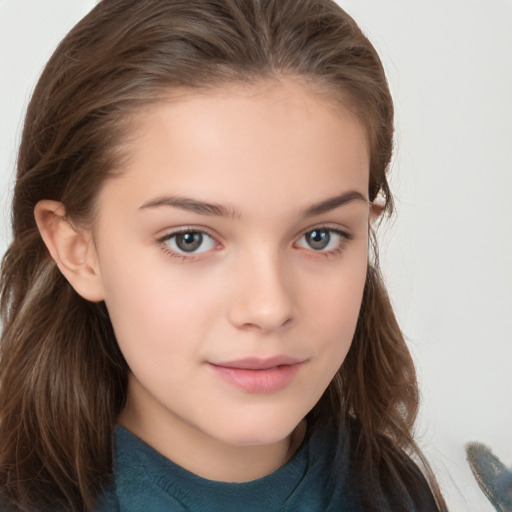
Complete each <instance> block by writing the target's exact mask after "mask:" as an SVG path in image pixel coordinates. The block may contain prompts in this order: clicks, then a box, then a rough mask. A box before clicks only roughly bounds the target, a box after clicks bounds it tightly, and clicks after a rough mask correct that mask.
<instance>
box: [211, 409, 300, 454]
mask: <svg viewBox="0 0 512 512" xmlns="http://www.w3.org/2000/svg"><path fill="white" fill-rule="evenodd" d="M301 420H302V417H300V418H286V417H284V415H283V414H281V415H279V416H278V417H270V418H264V417H259V418H253V417H245V418H239V419H233V421H231V422H230V424H229V425H225V426H224V428H221V429H219V432H218V434H217V435H215V436H214V437H216V438H217V439H219V440H220V441H222V442H224V443H227V444H231V445H234V446H262V445H270V444H274V443H278V442H280V441H282V440H283V439H286V438H287V437H289V436H290V435H291V434H292V432H293V431H294V430H295V428H296V427H297V425H298V424H299V423H300V422H301Z"/></svg>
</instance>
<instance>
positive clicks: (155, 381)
mask: <svg viewBox="0 0 512 512" xmlns="http://www.w3.org/2000/svg"><path fill="white" fill-rule="evenodd" d="M134 126H135V129H136V136H135V137H134V139H133V142H132V146H131V149H130V152H131V159H130V162H129V164H128V165H127V166H126V167H125V168H123V169H122V170H121V175H120V176H119V177H116V178H114V179H112V180H110V181H108V182H107V183H106V184H105V186H104V187H103V189H102V191H101V193H100V195H99V197H98V203H97V217H96V221H95V224H94V228H93V239H94V246H95V251H96V259H97V265H98V269H99V274H100V276H101V286H102V294H103V297H104V300H105V303H106V305H107V308H108V311H109V314H110V316H111V320H112V324H113V326H114V330H115V333H116V336H117V339H118V343H119V346H120V348H121V351H122V353H123V355H124V357H125V359H126V361H127V363H128V365H129V367H130V369H131V375H130V386H129V395H128V405H127V412H126V414H125V420H124V421H125V423H126V424H127V426H128V427H129V428H130V426H132V427H133V430H135V431H136V432H137V433H138V434H139V435H141V436H142V437H143V438H145V439H146V440H149V442H151V439H152V436H153V435H156V430H157V429H158V428H161V427H162V426H163V425H164V426H169V427H172V429H173V431H179V432H181V433H183V436H185V437H186V439H187V441H190V440H191V439H194V436H196V437H198V436H207V437H208V438H209V439H212V440H215V441H216V442H220V443H226V444H229V445H236V446H242V445H265V444H271V443H275V442H278V441H279V440H282V439H285V438H286V437H287V436H289V435H290V433H291V432H292V431H293V429H294V428H295V427H296V426H297V424H298V423H299V422H300V421H301V419H302V418H303V417H304V416H305V415H306V414H307V413H308V411H310V410H311V408H312V407H313V406H314V405H315V403H316V402H317V401H318V400H319V398H320V397H321V395H322V393H323V392H324V391H325V389H326V388H327V386H328V384H329V382H330V381H331V379H332V378H333V376H334V374H335V373H336V371H337V370H338V368H339V367H340V365H341V364H342V363H343V360H344V358H345V356H346V354H347V351H348V349H349V347H350V344H351V341H352V337H353V334H354V330H355V326H356V321H357V317H358V313H359V308H360V304H361V298H362V292H363V287H364V282H365V276H366V266H367V249H368V222H369V205H368V199H367V190H368V174H369V170H368V169H369V156H368V149H367V143H366V139H365V134H364V130H363V128H362V126H361V125H360V124H359V122H358V121H357V120H356V119H355V118H354V117H353V116H351V115H350V114H349V113H347V112H345V111H343V110H342V109H337V110H336V111H334V109H333V108H332V106H328V105H327V104H326V103H325V101H323V100H322V99H320V98H319V97H317V96H315V95H314V94H312V93H310V92H308V90H306V89H305V88H304V87H303V86H301V85H298V84H296V83H294V82H291V81H288V82H281V83H279V84H278V83H267V84H263V85H261V86H258V87H252V88H250V89H242V88H235V87H233V88H226V89H222V90H219V91H217V92H211V93H207V94H203V95H190V96H185V97H182V98H179V99H178V100H172V101H169V102H168V103H160V104H158V105H154V106H152V107H151V108H148V109H147V110H145V111H144V112H143V113H141V114H139V115H138V116H137V118H136V119H135V120H134ZM187 436H188V437H187Z"/></svg>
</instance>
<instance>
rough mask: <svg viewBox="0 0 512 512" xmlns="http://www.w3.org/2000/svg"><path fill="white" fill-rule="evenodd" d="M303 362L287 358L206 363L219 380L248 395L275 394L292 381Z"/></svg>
mask: <svg viewBox="0 0 512 512" xmlns="http://www.w3.org/2000/svg"><path fill="white" fill-rule="evenodd" d="M303 362H304V361H301V360H298V359H296V358H293V357H289V356H282V355H280V356H275V357H270V358H266V359H261V358H257V357H249V358H245V359H237V360H233V361H223V362H208V366H209V367H210V369H211V370H212V371H213V372H214V373H215V374H216V375H217V376H218V377H220V378H221V379H223V380H224V381H226V382H228V383H230V384H232V385H233V386H235V387H237V388H239V389H242V390H243V391H246V392H248V393H275V392H276V391H279V390H281V389H283V388H285V387H286V386H287V385H288V384H290V382H291V381H292V380H293V378H294V377H295V375H296V374H297V372H298V371H299V369H300V367H301V365H302V364H303Z"/></svg>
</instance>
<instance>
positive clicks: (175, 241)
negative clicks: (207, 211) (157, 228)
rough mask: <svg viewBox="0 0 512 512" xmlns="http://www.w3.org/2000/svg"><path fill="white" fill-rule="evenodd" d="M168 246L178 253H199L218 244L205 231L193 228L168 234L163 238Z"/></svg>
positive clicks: (209, 249)
mask: <svg viewBox="0 0 512 512" xmlns="http://www.w3.org/2000/svg"><path fill="white" fill-rule="evenodd" d="M161 242H163V243H165V245H167V247H168V248H169V249H170V250H171V251H172V252H174V253H178V254H180V255H181V254H199V253H202V252H206V251H211V250H212V249H215V247H216V246H217V242H216V241H215V240H214V239H213V238H212V237H211V236H210V235H208V234H207V233H205V232H204V231H199V230H192V229H189V230H187V231H179V232H176V233H171V234H169V235H166V236H165V237H164V238H162V239H161Z"/></svg>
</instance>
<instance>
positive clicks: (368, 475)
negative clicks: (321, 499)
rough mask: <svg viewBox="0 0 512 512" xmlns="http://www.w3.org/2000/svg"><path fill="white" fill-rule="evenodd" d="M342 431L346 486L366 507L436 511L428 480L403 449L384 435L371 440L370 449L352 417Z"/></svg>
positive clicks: (410, 511) (373, 508)
mask: <svg viewBox="0 0 512 512" xmlns="http://www.w3.org/2000/svg"><path fill="white" fill-rule="evenodd" d="M345 430H346V432H347V443H348V445H349V446H348V448H347V452H348V460H349V485H350V486H351V487H352V488H354V489H355V490H356V492H357V493H358V495H359V496H360V499H361V501H362V502H363V503H364V504H365V506H366V507H367V509H368V510H378V511H379V512H381V511H389V512H396V511H401V512H402V511H403V512H439V507H438V505H437V503H436V500H435V498H434V495H433V493H432V490H431V487H430V485H429V483H428V481H427V479H426V478H425V476H424V474H423V472H422V471H421V469H420V467H419V466H418V464H417V463H416V462H415V461H414V460H413V459H412V457H411V456H409V455H408V454H407V453H406V452H405V451H404V450H403V449H401V448H400V447H398V446H397V445H396V444H395V443H394V442H393V441H391V440H390V439H389V438H387V437H384V436H379V437H378V438H376V439H373V442H374V443H375V444H374V446H373V447H371V448H370V449H369V448H368V444H367V443H366V444H365V442H364V441H365V440H364V438H363V435H362V428H361V426H360V424H359V422H357V421H355V420H348V421H347V423H346V425H345ZM365 510H366V509H365Z"/></svg>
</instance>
